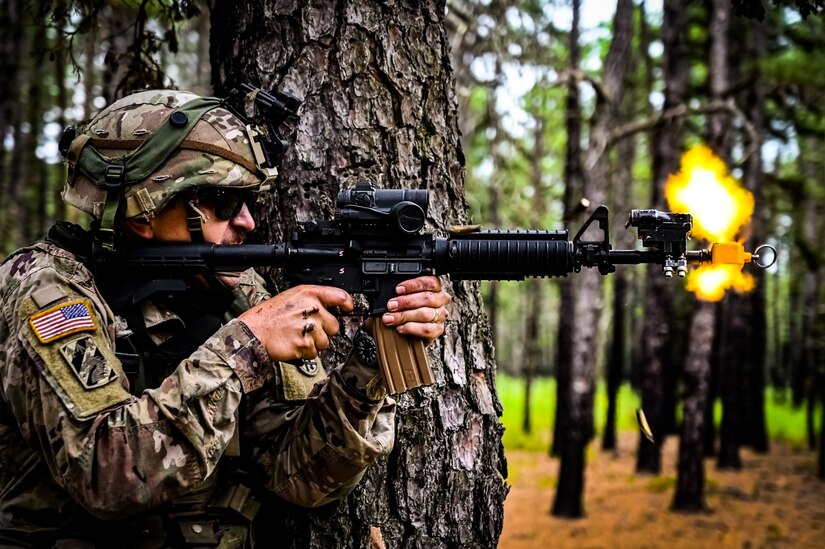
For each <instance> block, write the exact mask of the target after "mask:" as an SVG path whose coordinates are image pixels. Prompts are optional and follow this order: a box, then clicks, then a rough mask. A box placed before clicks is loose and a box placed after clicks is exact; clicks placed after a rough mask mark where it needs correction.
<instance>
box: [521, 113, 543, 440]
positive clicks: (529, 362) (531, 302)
mask: <svg viewBox="0 0 825 549" xmlns="http://www.w3.org/2000/svg"><path fill="white" fill-rule="evenodd" d="M535 122H536V128H535V130H534V132H533V135H534V138H533V142H534V143H533V151H532V153H533V154H532V158H531V161H530V164H531V167H530V171H531V179H532V180H533V188H534V189H535V194H534V195H533V196H534V197H535V208H534V210H533V220H532V221H533V223H534V226H539V227H540V226H541V223H542V221H543V218H544V214H545V210H546V208H547V199H546V197H545V193H544V184H543V182H542V179H543V175H544V174H543V170H542V167H541V163H542V160H544V155H545V150H544V119H543V118H542V114H538V115H536V116H535ZM543 286H544V284H543V280H542V279H540V278H531V279H530V280H528V281H527V284H526V285H525V291H526V294H527V311H526V312H527V319H526V326H525V338H524V339H525V347H526V349H525V352H524V358H525V360H524V421H523V423H522V430H523V431H524V432H525V433H530V432H532V427H533V426H532V424H531V420H532V416H531V414H530V407H531V404H532V388H533V378H535V376H536V372H537V371H538V367H539V364H540V363H541V360H542V353H541V351H542V349H541V337H540V336H541V324H542V323H541V318H542V311H543V309H544V287H543Z"/></svg>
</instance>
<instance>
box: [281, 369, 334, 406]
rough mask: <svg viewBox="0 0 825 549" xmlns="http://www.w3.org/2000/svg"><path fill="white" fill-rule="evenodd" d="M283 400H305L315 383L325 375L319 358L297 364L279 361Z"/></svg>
mask: <svg viewBox="0 0 825 549" xmlns="http://www.w3.org/2000/svg"><path fill="white" fill-rule="evenodd" d="M278 369H279V370H280V372H281V380H282V383H283V389H284V400H287V401H296V400H306V399H307V397H308V396H309V393H310V392H311V391H312V388H313V387H314V386H315V384H316V383H318V382H319V381H321V380H322V379H324V378H325V377H327V373H326V371H325V370H324V368H323V366H321V361H320V360H319V359H317V358H316V359H315V360H305V361H301V364H300V365H299V366H296V365H295V364H290V363H289V362H279V363H278Z"/></svg>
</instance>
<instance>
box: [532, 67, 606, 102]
mask: <svg viewBox="0 0 825 549" xmlns="http://www.w3.org/2000/svg"><path fill="white" fill-rule="evenodd" d="M581 82H587V83H588V84H590V86H591V87H592V88H593V91H595V92H596V95H598V96H599V99H600V100H603V101H607V102H609V101H610V94H609V93H607V89H606V88H605V87H604V86H603V85H602V83H601V82H600V81H598V80H596V79H595V78H593V77H592V76H590V75H589V74H587V73H584V72H582V71H580V70H570V69H566V70H563V71H561V72H560V73H559V77H558V78H557V79H556V80H554V81H552V82H548V83H547V86H548V87H550V88H557V87H560V86H567V85H568V84H571V83H576V84H579V83H581Z"/></svg>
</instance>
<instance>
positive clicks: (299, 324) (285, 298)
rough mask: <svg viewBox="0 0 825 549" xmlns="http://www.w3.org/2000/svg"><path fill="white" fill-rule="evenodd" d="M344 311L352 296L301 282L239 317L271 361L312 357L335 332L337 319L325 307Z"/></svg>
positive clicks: (349, 306) (337, 327) (337, 290)
mask: <svg viewBox="0 0 825 549" xmlns="http://www.w3.org/2000/svg"><path fill="white" fill-rule="evenodd" d="M329 307H338V308H339V309H341V310H342V311H344V312H349V311H351V310H352V308H353V302H352V297H351V296H350V295H349V294H348V293H347V292H345V291H344V290H340V289H338V288H332V287H328V286H310V285H302V286H296V287H294V288H290V289H289V290H287V291H285V292H281V293H279V294H278V295H276V296H274V297H272V298H271V299H267V300H266V301H264V302H263V303H260V304H258V305H256V306H255V307H253V308H252V309H250V310H248V311H246V312H244V313H243V314H241V316H239V317H238V318H239V319H240V320H242V321H243V322H244V323H245V324H246V325H247V326H249V329H250V330H252V333H253V334H255V337H257V338H258V339H260V340H261V342H262V343H263V344H264V347H265V348H266V352H267V354H269V357H270V358H271V359H272V360H280V361H289V360H294V359H300V358H304V359H312V358H315V357H316V356H318V352H319V351H321V350H323V349H326V348H327V347H329V337H330V336H333V335H335V334H337V333H338V330H339V328H340V326H339V323H338V319H337V318H335V316H333V315H332V314H331V313H330V312H329V311H327V308H329Z"/></svg>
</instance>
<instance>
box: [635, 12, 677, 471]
mask: <svg viewBox="0 0 825 549" xmlns="http://www.w3.org/2000/svg"><path fill="white" fill-rule="evenodd" d="M687 23H688V22H687V6H685V5H684V4H683V3H682V2H679V1H678V0H665V3H664V19H663V24H662V44H663V45H664V80H665V100H664V105H663V107H662V109H663V110H668V109H670V108H673V107H675V106H676V105H680V104H681V103H683V102H684V99H685V89H686V86H687V76H688V56H687ZM681 143H682V120H681V119H680V118H669V119H667V120H663V121H662V122H661V123H660V124H659V125H657V126H656V130H655V132H654V138H653V185H652V186H651V207H654V208H657V209H664V206H665V204H664V184H665V182H666V181H667V178H668V176H669V175H670V174H671V173H676V171H677V170H678V168H679V156H680V152H681ZM666 282H667V281H666V280H665V278H664V276H663V275H662V272H661V268H660V267H656V266H649V267H648V268H647V282H646V288H645V319H644V326H643V342H644V343H643V346H642V353H641V357H640V360H641V363H642V366H641V368H640V371H641V393H642V398H641V400H642V403H641V404H642V409H643V410H644V411H645V414H646V415H647V418H648V422H649V423H650V428H651V429H652V431H653V435H654V437H655V438H656V440H658V441H661V440H662V437H663V436H664V431H665V426H664V421H663V414H664V377H663V375H664V373H663V369H664V366H665V358H664V354H665V352H666V343H667V338H668V334H669V333H670V325H671V320H670V319H671V315H672V306H671V304H672V301H673V288H672V285H669V284H667V283H666ZM661 467H662V456H661V447H660V446H659V445H658V444H653V443H651V442H650V441H649V440H648V439H647V437H645V436H643V435H640V437H639V450H638V454H637V460H636V471H637V472H639V473H651V474H658V473H659V472H660V471H661Z"/></svg>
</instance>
